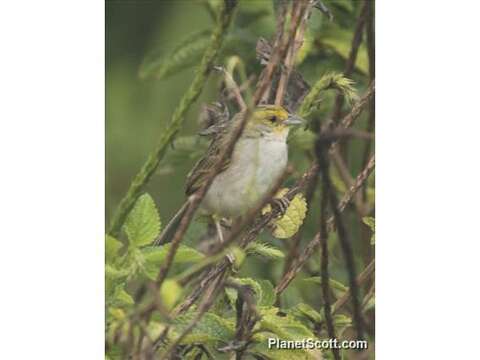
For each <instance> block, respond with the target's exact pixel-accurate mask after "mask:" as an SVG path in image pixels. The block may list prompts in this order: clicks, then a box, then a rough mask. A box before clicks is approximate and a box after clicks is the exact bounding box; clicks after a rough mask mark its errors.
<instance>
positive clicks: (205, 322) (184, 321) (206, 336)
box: [170, 310, 235, 344]
mask: <svg viewBox="0 0 480 360" xmlns="http://www.w3.org/2000/svg"><path fill="white" fill-rule="evenodd" d="M196 315H197V312H196V311H195V310H193V311H189V312H187V313H186V314H184V315H181V316H179V317H177V318H176V319H175V320H174V323H173V324H174V331H173V332H172V334H171V335H170V338H171V339H175V338H176V337H177V336H178V335H179V334H180V333H181V332H182V331H183V330H184V329H185V328H186V327H187V326H188V325H189V324H190V322H191V321H192V320H193V319H194V318H195V316H196ZM234 335H235V324H234V321H233V320H228V319H224V318H222V317H220V316H218V315H217V314H214V313H212V312H207V313H206V314H204V315H203V317H202V318H201V319H200V320H199V321H198V322H197V324H196V326H195V327H194V329H193V330H192V332H190V334H189V335H187V336H186V337H185V338H184V339H183V341H182V342H181V343H182V344H194V343H200V344H209V343H216V342H218V341H227V340H228V339H233V337H234Z"/></svg>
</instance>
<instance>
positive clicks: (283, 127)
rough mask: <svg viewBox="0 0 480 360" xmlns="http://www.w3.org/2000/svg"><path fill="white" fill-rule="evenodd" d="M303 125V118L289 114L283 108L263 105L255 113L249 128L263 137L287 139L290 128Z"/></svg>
mask: <svg viewBox="0 0 480 360" xmlns="http://www.w3.org/2000/svg"><path fill="white" fill-rule="evenodd" d="M302 123H303V119H302V118H300V117H299V116H297V115H294V114H289V113H288V111H286V110H285V109H284V108H283V107H281V106H277V105H263V106H259V107H257V108H256V109H255V110H254V111H253V114H252V116H251V118H250V121H249V128H251V129H254V130H257V131H260V132H261V133H262V134H263V135H271V136H275V137H286V136H287V135H288V131H289V128H290V126H294V125H301V124H302Z"/></svg>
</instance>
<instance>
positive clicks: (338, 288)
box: [304, 276, 348, 297]
mask: <svg viewBox="0 0 480 360" xmlns="http://www.w3.org/2000/svg"><path fill="white" fill-rule="evenodd" d="M304 281H306V282H311V283H315V284H318V285H322V278H321V277H320V276H313V277H309V278H306V279H304ZM328 283H329V285H330V288H331V289H332V290H333V292H334V293H335V295H336V296H337V297H340V296H342V295H343V294H345V292H346V291H348V287H347V286H345V285H343V284H342V283H341V282H340V281H337V280H334V279H332V278H330V279H329V280H328Z"/></svg>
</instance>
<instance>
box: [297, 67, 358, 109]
mask: <svg viewBox="0 0 480 360" xmlns="http://www.w3.org/2000/svg"><path fill="white" fill-rule="evenodd" d="M353 84H354V82H353V80H351V79H349V78H347V77H345V76H343V74H340V73H333V72H327V73H325V74H324V75H322V77H321V78H320V79H319V80H318V81H317V82H316V83H315V85H314V86H313V87H312V88H311V89H310V92H309V93H308V94H307V96H306V97H305V99H304V100H303V101H302V104H301V107H300V109H299V110H298V114H299V115H300V116H302V117H306V116H308V115H309V114H310V113H311V112H312V111H313V110H315V109H317V108H318V107H319V104H320V103H321V102H322V101H323V94H324V93H325V91H327V90H335V91H337V92H339V93H341V94H342V95H343V96H344V97H345V99H346V100H347V103H349V104H351V103H352V102H353V101H354V100H356V99H357V98H358V97H357V93H356V90H355V88H354V87H353Z"/></svg>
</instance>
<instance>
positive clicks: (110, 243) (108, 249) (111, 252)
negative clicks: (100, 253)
mask: <svg viewBox="0 0 480 360" xmlns="http://www.w3.org/2000/svg"><path fill="white" fill-rule="evenodd" d="M121 247H122V243H121V242H120V241H118V240H117V239H115V238H114V237H113V236H110V235H105V260H106V262H107V263H108V264H110V263H113V261H114V260H115V258H116V256H117V253H118V250H119V249H120V248H121Z"/></svg>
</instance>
